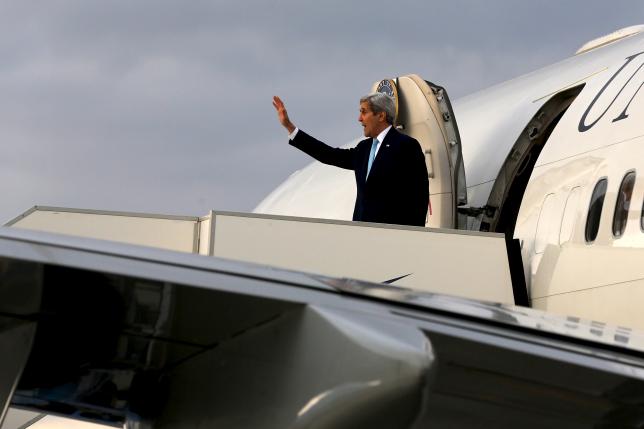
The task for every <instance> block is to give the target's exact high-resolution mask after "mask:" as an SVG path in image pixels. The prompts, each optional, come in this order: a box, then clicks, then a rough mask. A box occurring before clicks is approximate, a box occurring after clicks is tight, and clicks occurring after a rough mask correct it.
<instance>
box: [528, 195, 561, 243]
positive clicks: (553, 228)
mask: <svg viewBox="0 0 644 429" xmlns="http://www.w3.org/2000/svg"><path fill="white" fill-rule="evenodd" d="M560 216H561V212H560V210H558V207H557V199H556V198H555V194H548V195H546V197H545V198H544V200H543V204H542V205H541V213H539V220H538V221H537V232H536V234H535V240H534V253H537V254H538V253H543V252H544V251H545V250H546V246H547V245H548V244H549V243H554V244H557V238H558V234H559V219H560Z"/></svg>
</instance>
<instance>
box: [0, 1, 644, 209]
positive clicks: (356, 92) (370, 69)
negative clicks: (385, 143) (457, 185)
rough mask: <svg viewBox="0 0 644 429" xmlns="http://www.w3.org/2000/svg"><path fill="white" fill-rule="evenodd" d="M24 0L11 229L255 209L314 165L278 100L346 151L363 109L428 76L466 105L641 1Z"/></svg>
mask: <svg viewBox="0 0 644 429" xmlns="http://www.w3.org/2000/svg"><path fill="white" fill-rule="evenodd" d="M432 3H434V2H430V3H427V2H425V3H422V2H413V1H401V2H396V3H391V2H384V1H371V2H368V3H366V2H365V3H361V4H353V3H347V2H341V1H337V0H334V1H327V2H301V1H295V0H293V1H275V2H253V1H249V2H242V3H239V2H237V3H235V2H224V1H191V2H176V1H167V0H156V1H139V2H128V1H110V2H104V1H88V0H84V1H80V0H78V1H72V0H68V1H65V0H51V1H48V2H46V3H42V2H35V1H29V0H25V1H20V2H9V3H5V4H2V5H1V6H0V28H2V30H1V31H2V37H0V93H1V94H2V97H1V98H0V130H1V132H2V141H3V142H4V144H3V148H4V149H5V150H4V151H3V153H4V154H3V156H2V158H0V192H1V193H2V195H3V196H4V199H3V202H2V204H1V205H0V221H5V220H8V219H9V218H11V217H13V216H15V215H17V214H18V213H20V212H22V211H24V210H26V209H27V208H28V207H30V206H32V205H35V204H47V205H60V206H71V207H83V208H104V209H114V210H135V211H146V212H162V213H178V214H191V215H202V214H205V213H206V212H207V211H208V210H209V209H212V208H214V209H221V210H250V209H252V208H253V207H254V206H255V205H256V204H257V203H258V202H259V201H260V200H261V199H262V197H263V196H265V195H266V194H267V193H268V192H270V190H272V189H273V188H274V187H276V186H277V185H278V184H279V183H280V182H281V181H282V180H283V179H285V178H286V177H288V175H289V174H290V173H291V172H292V171H294V170H295V169H298V168H301V167H302V166H303V165H305V164H306V163H308V162H309V160H308V158H306V156H304V155H303V154H301V153H299V152H298V151H296V150H294V149H292V148H290V147H289V146H288V145H287V144H286V141H285V140H286V139H285V133H284V131H283V130H282V129H280V127H279V125H278V124H277V122H276V120H275V115H274V112H273V109H272V106H271V101H270V98H271V96H272V95H274V94H279V95H281V96H283V98H285V100H286V101H287V105H288V107H289V111H290V112H291V116H292V117H293V119H294V120H295V121H296V123H297V124H298V125H300V126H302V127H303V128H306V129H307V130H310V131H311V132H312V133H314V134H316V135H318V136H319V137H321V138H323V139H326V140H327V141H329V142H330V143H336V144H342V143H344V142H346V141H349V140H352V139H353V138H355V137H357V136H358V135H359V132H360V130H359V127H358V125H357V102H356V100H357V98H358V97H359V96H360V95H363V94H364V93H365V92H367V91H368V90H369V88H370V86H371V84H372V83H373V82H374V81H377V80H379V79H381V78H384V77H390V76H397V75H401V74H406V73H418V74H421V75H422V76H423V77H425V78H427V79H430V80H432V81H435V82H437V83H440V84H442V85H444V86H446V87H447V88H448V90H449V92H450V95H451V97H452V98H456V97H459V96H462V95H465V94H468V93H470V92H472V91H476V90H479V89H482V88H484V87H487V86H489V85H492V84H495V83H498V82H501V81H503V80H505V79H509V78H512V77H514V76H517V75H519V74H522V73H526V72H529V71H532V70H533V69H535V68H539V67H542V66H545V65H547V64H549V63H551V62H554V61H557V60H560V59H563V58H565V57H567V56H570V55H572V53H573V52H574V51H575V50H576V49H577V48H578V47H579V46H581V45H582V44H583V43H584V42H586V41H587V40H589V39H592V38H594V37H598V36H601V35H603V34H606V33H608V32H610V31H613V30H616V29H618V28H621V27H624V26H628V25H633V24H637V23H638V22H633V21H632V16H639V15H641V12H642V11H643V10H642V9H643V8H642V5H641V2H640V1H639V0H638V1H626V0H624V1H617V2H613V3H607V2H605V1H599V0H591V1H584V2H581V1H579V2H552V1H545V0H544V1H536V2H528V3H525V2H516V1H512V0H494V1H489V2H479V1H475V0H469V1H465V0H455V1H451V2H440V3H439V2H436V4H432ZM635 12H638V13H635Z"/></svg>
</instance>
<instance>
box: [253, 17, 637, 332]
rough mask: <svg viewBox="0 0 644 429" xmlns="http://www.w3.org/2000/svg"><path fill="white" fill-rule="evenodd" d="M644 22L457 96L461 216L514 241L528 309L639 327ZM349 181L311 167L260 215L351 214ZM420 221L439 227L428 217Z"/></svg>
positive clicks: (293, 179)
mask: <svg viewBox="0 0 644 429" xmlns="http://www.w3.org/2000/svg"><path fill="white" fill-rule="evenodd" d="M642 29H643V28H642V26H640V27H631V28H628V29H624V30H620V31H621V33H620V32H616V33H614V34H613V35H609V36H607V37H606V38H603V39H598V40H597V41H595V42H590V44H591V46H587V45H585V46H584V47H582V49H580V52H579V53H577V54H576V55H574V56H572V57H570V58H568V59H566V60H564V61H561V62H559V63H556V64H554V65H551V66H548V67H545V68H543V69H541V70H538V71H536V72H533V73H530V74H527V75H524V76H521V77H519V78H516V79H513V80H511V81H508V82H505V83H502V84H499V85H496V86H494V87H492V88H489V89H487V90H483V91H480V92H477V93H475V94H472V95H470V96H467V97H464V98H461V99H459V100H456V101H455V102H454V103H453V110H454V113H455V116H456V121H457V123H458V130H459V132H460V137H461V145H462V154H463V162H464V167H465V176H466V181H467V196H468V207H469V208H475V209H477V210H478V212H477V213H478V215H477V216H474V215H472V212H470V213H469V214H470V216H471V218H470V220H469V221H468V223H467V225H468V228H471V229H481V230H490V231H497V232H505V233H506V234H507V235H508V236H510V237H514V238H517V239H519V240H520V242H521V248H522V257H523V264H524V273H525V277H526V283H527V285H528V293H529V296H530V299H531V305H532V306H533V307H536V308H541V309H544V310H547V311H551V312H555V313H561V314H572V315H577V316H581V317H587V318H591V319H595V320H606V321H609V322H612V323H617V324H621V325H624V326H629V327H639V328H643V327H644V317H642V316H641V315H640V314H641V313H640V312H639V307H638V305H637V302H638V301H640V298H644V280H643V279H644V268H641V266H643V264H641V263H639V261H640V260H641V257H642V256H644V250H642V247H644V223H643V222H642V220H643V219H644V214H643V211H642V209H643V200H644V180H642V178H641V177H640V175H641V173H642V172H643V171H644V168H643V167H644V165H643V164H644V156H643V155H644V121H643V120H642V118H644V92H642V91H640V89H641V87H642V85H643V84H644V83H643V82H644V70H642V69H643V68H644V67H643V66H644V33H641V32H639V31H641V30H642ZM611 38H612V39H615V40H612V41H611ZM593 43H594V45H596V46H594V47H593V46H592V44H593ZM627 173H631V174H630V175H629V177H628V179H627V181H626V182H629V183H625V184H624V185H622V182H623V179H624V177H625V176H626V175H627ZM602 179H606V181H605V182H603V183H602V184H600V186H599V188H602V186H603V185H605V193H604V195H603V204H601V205H599V203H598V202H599V200H602V195H601V194H602V193H601V192H600V194H599V195H596V196H595V197H593V192H594V190H595V188H596V186H597V184H598V183H599V182H600V181H601V180H602ZM633 179H634V180H633ZM353 181H354V178H353V174H352V172H350V171H344V170H340V169H337V168H334V167H329V166H325V165H323V164H321V163H318V162H315V163H312V164H310V165H309V166H307V167H306V168H305V169H303V170H301V171H299V172H297V173H296V174H293V175H292V176H291V177H290V178H289V179H287V180H286V181H285V182H284V183H283V184H282V185H280V186H279V187H278V188H277V189H276V190H275V191H274V192H273V193H272V194H271V195H269V196H268V197H267V198H266V199H265V200H264V201H263V202H262V203H261V204H260V205H259V206H258V207H257V208H256V211H258V212H262V213H271V214H286V215H297V216H309V217H325V218H335V219H350V216H351V208H352V204H353V199H354V196H355V184H354V183H353ZM431 190H432V180H431V179H430V191H431ZM600 190H601V189H600ZM629 193H631V197H630V200H628V194H629ZM620 194H623V196H625V197H627V198H626V199H624V198H622V199H618V196H619V195H620ZM598 197H599V198H598ZM433 201H434V200H432V202H433ZM593 201H594V202H595V204H594V207H595V210H594V213H592V214H590V215H589V207H590V206H591V205H592V204H591V202H593ZM616 206H617V207H616ZM597 207H599V209H598V208H597ZM461 210H462V208H461ZM589 216H590V221H589ZM597 220H598V221H599V222H598V223H597ZM428 225H429V226H436V225H437V224H436V223H434V224H432V220H431V217H430V219H429V222H428ZM438 226H445V224H444V223H441V224H438ZM595 230H596V233H595ZM464 263H467V261H464Z"/></svg>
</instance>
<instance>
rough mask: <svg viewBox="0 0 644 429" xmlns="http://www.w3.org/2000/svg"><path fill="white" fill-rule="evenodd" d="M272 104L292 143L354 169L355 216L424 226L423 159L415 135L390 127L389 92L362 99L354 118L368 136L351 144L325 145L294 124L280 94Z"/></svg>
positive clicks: (392, 113)
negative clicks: (355, 144) (358, 112)
mask: <svg viewBox="0 0 644 429" xmlns="http://www.w3.org/2000/svg"><path fill="white" fill-rule="evenodd" d="M273 106H275V109H276V110H277V116H278V119H279V121H280V123H281V124H282V125H283V126H284V127H285V128H286V129H287V131H288V132H289V143H290V144H291V145H293V146H295V147H296V148H298V149H300V150H302V151H304V152H306V153H307V154H309V155H311V156H312V157H313V158H315V159H317V160H318V161H320V162H323V163H325V164H330V165H335V166H337V167H340V168H346V169H349V170H354V171H355V176H356V185H357V188H358V192H357V195H356V203H355V207H354V210H353V220H355V221H363V222H379V223H391V224H400V225H415V226H424V225H425V216H426V214H427V206H428V203H429V183H428V178H427V167H426V166H425V158H424V156H423V153H422V150H421V147H420V145H419V144H418V142H417V141H416V140H415V139H413V138H411V137H409V136H407V135H405V134H401V133H400V132H398V131H397V130H396V129H395V128H394V127H392V124H393V122H394V118H395V109H396V108H395V104H394V100H393V98H392V97H390V96H388V95H386V94H381V93H374V94H370V95H367V96H365V97H362V98H361V99H360V115H359V116H358V121H360V123H361V124H362V126H363V127H364V135H365V137H368V138H367V139H365V140H362V141H361V142H360V143H358V145H357V146H356V147H355V148H351V149H340V148H333V147H330V146H327V145H326V144H324V143H322V142H321V141H319V140H316V139H315V138H313V137H311V136H310V135H308V134H306V133H305V132H304V131H302V130H300V129H298V128H297V127H296V126H295V125H293V123H292V122H291V120H290V119H289V117H288V113H287V111H286V107H285V106H284V103H283V102H282V100H280V98H279V97H273Z"/></svg>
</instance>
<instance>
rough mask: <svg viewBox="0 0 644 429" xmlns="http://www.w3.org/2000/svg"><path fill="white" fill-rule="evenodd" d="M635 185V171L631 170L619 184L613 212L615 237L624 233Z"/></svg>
mask: <svg viewBox="0 0 644 429" xmlns="http://www.w3.org/2000/svg"><path fill="white" fill-rule="evenodd" d="M634 186H635V172H634V171H630V172H628V173H626V176H624V179H622V184H621V185H620V186H619V192H618V193H617V203H615V213H614V214H613V237H615V238H619V237H621V236H622V235H624V230H625V229H626V220H627V219H628V209H629V208H630V206H631V197H632V196H633V187H634Z"/></svg>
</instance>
